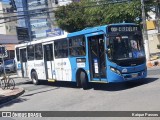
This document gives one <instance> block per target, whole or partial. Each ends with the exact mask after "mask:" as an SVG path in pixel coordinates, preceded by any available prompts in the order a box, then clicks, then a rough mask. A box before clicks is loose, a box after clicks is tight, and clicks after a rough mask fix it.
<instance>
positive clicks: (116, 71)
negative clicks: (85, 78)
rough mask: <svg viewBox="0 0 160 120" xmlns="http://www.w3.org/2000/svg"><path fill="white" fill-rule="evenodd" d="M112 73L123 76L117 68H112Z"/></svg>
mask: <svg viewBox="0 0 160 120" xmlns="http://www.w3.org/2000/svg"><path fill="white" fill-rule="evenodd" d="M110 69H111V71H113V72H115V73H117V74H119V75H121V72H120V71H119V70H117V69H116V68H113V67H110Z"/></svg>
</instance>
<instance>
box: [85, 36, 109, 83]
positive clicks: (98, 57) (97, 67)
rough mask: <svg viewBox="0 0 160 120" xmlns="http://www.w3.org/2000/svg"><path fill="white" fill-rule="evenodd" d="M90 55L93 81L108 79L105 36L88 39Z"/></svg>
mask: <svg viewBox="0 0 160 120" xmlns="http://www.w3.org/2000/svg"><path fill="white" fill-rule="evenodd" d="M88 53H89V64H90V77H91V80H93V81H95V80H98V81H101V80H102V79H106V55H105V41H104V35H96V36H90V37H88Z"/></svg>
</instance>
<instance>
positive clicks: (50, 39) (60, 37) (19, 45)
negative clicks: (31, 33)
mask: <svg viewBox="0 0 160 120" xmlns="http://www.w3.org/2000/svg"><path fill="white" fill-rule="evenodd" d="M64 38H67V34H64V35H61V36H56V37H47V38H42V39H39V40H33V41H31V42H26V43H21V44H17V45H16V46H15V47H25V46H27V45H31V44H37V43H45V42H50V41H54V40H58V39H64Z"/></svg>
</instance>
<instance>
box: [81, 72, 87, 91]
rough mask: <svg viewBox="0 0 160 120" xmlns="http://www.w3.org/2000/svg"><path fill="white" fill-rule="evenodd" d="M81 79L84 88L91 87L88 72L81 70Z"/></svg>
mask: <svg viewBox="0 0 160 120" xmlns="http://www.w3.org/2000/svg"><path fill="white" fill-rule="evenodd" d="M80 81H81V86H82V88H83V89H84V90H86V89H88V88H89V84H88V77H87V74H86V72H84V71H80Z"/></svg>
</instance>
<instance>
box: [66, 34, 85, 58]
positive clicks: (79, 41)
mask: <svg viewBox="0 0 160 120" xmlns="http://www.w3.org/2000/svg"><path fill="white" fill-rule="evenodd" d="M85 46H86V45H85V38H84V37H83V36H79V37H74V38H71V39H69V53H70V55H71V56H85V54H86V47H85Z"/></svg>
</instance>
